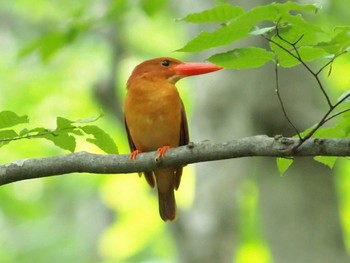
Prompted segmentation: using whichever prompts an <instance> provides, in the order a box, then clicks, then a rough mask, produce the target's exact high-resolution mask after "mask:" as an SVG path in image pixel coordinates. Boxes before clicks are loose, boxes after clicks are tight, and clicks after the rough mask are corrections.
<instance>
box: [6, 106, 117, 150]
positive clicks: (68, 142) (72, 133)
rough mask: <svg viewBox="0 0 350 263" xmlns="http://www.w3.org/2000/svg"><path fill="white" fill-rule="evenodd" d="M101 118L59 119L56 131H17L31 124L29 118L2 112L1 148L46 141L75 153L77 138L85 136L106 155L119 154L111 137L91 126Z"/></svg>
mask: <svg viewBox="0 0 350 263" xmlns="http://www.w3.org/2000/svg"><path fill="white" fill-rule="evenodd" d="M100 117H101V116H98V117H90V118H87V119H83V120H77V121H72V120H68V119H65V118H62V117H57V119H56V128H54V129H48V128H44V127H36V128H22V129H20V130H15V128H14V127H15V126H17V125H19V124H27V123H29V118H28V116H27V115H23V116H18V115H17V114H16V113H14V112H12V111H1V112H0V147H2V146H4V145H6V144H9V143H10V142H13V141H17V140H23V139H46V140H49V141H51V142H53V143H54V144H55V145H56V146H57V147H59V148H61V149H64V150H68V151H70V152H74V151H75V148H76V139H77V137H81V136H83V137H86V141H87V142H89V143H92V144H94V145H96V146H97V147H99V148H100V149H101V150H103V151H104V152H106V153H111V154H112V153H118V148H117V146H116V144H115V142H114V141H113V139H112V138H111V136H110V135H108V134H107V133H106V132H105V131H103V130H102V129H101V128H99V127H98V126H96V125H91V123H92V122H94V121H96V120H98V119H99V118H100Z"/></svg>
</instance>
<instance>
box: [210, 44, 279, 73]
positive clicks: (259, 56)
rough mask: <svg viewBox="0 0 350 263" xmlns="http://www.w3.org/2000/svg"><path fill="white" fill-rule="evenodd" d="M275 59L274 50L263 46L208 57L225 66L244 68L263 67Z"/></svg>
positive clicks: (238, 49) (213, 61) (211, 60)
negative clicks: (268, 49) (271, 50)
mask: <svg viewBox="0 0 350 263" xmlns="http://www.w3.org/2000/svg"><path fill="white" fill-rule="evenodd" d="M273 59H274V54H273V53H272V52H269V51H266V50H265V49H262V48H255V47H249V48H237V49H234V50H232V51H229V52H226V53H220V54H216V55H214V56H211V57H210V58H208V61H210V62H212V63H215V64H217V65H220V66H223V67H225V68H234V69H244V68H256V67H261V66H262V65H264V64H265V63H266V62H268V61H271V60H273Z"/></svg>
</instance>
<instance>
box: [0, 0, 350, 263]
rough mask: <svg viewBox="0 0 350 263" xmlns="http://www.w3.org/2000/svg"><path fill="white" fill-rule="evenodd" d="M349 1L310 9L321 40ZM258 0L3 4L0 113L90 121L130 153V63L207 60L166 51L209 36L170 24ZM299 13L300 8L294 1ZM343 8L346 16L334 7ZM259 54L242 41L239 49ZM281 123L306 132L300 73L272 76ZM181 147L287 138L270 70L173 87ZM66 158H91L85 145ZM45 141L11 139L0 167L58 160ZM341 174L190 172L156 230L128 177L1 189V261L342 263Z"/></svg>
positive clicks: (304, 162)
mask: <svg viewBox="0 0 350 263" xmlns="http://www.w3.org/2000/svg"><path fill="white" fill-rule="evenodd" d="M347 1H348V0H322V1H317V2H319V3H320V4H322V6H323V9H322V10H320V11H319V13H318V14H317V16H315V15H309V17H308V19H312V20H314V21H315V23H319V24H320V25H322V26H323V27H325V28H326V29H330V28H332V27H334V26H335V25H346V24H347V25H349V24H348V23H349V21H348V17H349V16H350V8H348V3H347ZM270 2H271V1H262V0H260V1H243V0H240V1H238V0H237V1H223V0H222V1H210V0H204V1H189V0H187V1H185V0H181V1H177V0H176V1H175V0H135V1H127V0H84V1H82V0H77V1H69V0H60V1H57V0H31V1H26V0H16V1H1V2H0V54H1V56H0V87H1V89H0V91H1V96H0V108H1V110H11V111H15V112H16V113H18V114H19V115H23V114H27V115H29V118H30V124H29V126H30V127H33V128H34V127H38V126H44V127H48V128H49V127H52V128H54V127H55V120H56V117H57V116H62V117H65V118H68V119H71V120H77V119H84V118H87V117H90V116H97V115H99V114H100V113H101V112H103V113H104V117H103V118H101V119H100V120H98V122H97V123H96V124H97V125H99V126H100V127H101V128H103V129H104V130H105V131H106V132H108V133H109V134H111V135H112V136H113V138H114V139H115V141H116V143H117V145H118V147H119V151H120V153H127V152H128V151H129V149H128V146H127V142H126V136H125V133H124V127H123V119H122V101H123V97H124V95H125V83H126V80H127V78H128V75H129V74H130V72H131V70H132V69H133V67H134V66H135V65H136V64H138V63H139V62H140V61H142V60H145V59H149V58H153V57H159V56H172V57H176V58H178V59H182V60H193V61H203V60H204V59H205V58H206V57H208V56H209V55H210V54H213V53H215V52H217V50H212V51H209V52H203V53H200V54H184V53H179V52H176V51H175V50H176V49H178V48H180V47H182V46H183V45H184V44H185V43H186V42H187V41H188V40H189V39H190V38H191V37H193V36H195V35H196V34H198V33H199V32H200V31H202V30H207V31H210V30H212V28H211V27H210V26H209V25H189V24H186V23H184V22H181V21H177V20H176V18H179V17H183V16H184V15H186V14H188V13H190V12H195V11H201V10H203V9H206V8H210V7H213V6H215V5H216V4H221V3H231V4H235V5H240V6H242V7H243V8H245V9H249V8H252V7H254V6H256V5H262V4H267V3H270ZM304 2H306V1H304ZM345 7H346V8H345ZM252 43H254V44H259V45H263V46H264V45H265V46H266V45H267V43H266V42H264V40H263V39H258V38H256V39H248V40H246V41H243V42H240V43H239V44H237V45H238V46H248V45H250V44H252ZM349 70H350V57H349V56H344V57H343V58H340V59H338V60H337V61H336V63H335V64H334V65H333V71H332V75H331V76H330V77H327V76H325V77H324V78H323V81H324V83H325V85H327V90H328V91H329V92H330V93H331V94H332V96H334V98H336V97H337V96H339V94H341V93H342V92H343V91H344V90H347V89H349V83H350V75H349V74H348V72H349ZM280 80H281V90H282V92H283V96H284V98H285V104H286V107H287V108H288V109H289V111H290V114H291V116H292V118H293V121H294V122H295V124H296V125H297V126H298V127H299V128H300V129H305V128H308V127H310V126H311V125H313V124H314V123H315V122H316V121H317V120H319V118H320V116H322V113H324V112H325V111H326V107H327V105H326V103H325V101H323V99H322V97H321V94H319V92H318V90H317V88H315V87H316V86H315V82H314V79H313V78H312V77H311V76H310V75H308V74H307V72H305V70H303V69H302V68H298V67H296V68H293V69H288V70H281V71H280ZM178 87H179V90H180V93H181V95H182V97H183V100H184V102H185V105H186V109H187V113H188V115H189V126H190V133H191V140H192V141H196V142H198V141H203V140H211V141H214V142H221V141H225V140H230V139H233V138H240V137H244V136H251V135H257V134H267V135H271V136H273V135H276V134H283V135H286V136H287V135H293V132H292V130H291V129H290V127H289V126H288V124H287V122H286V120H285V119H284V117H283V114H282V112H281V109H280V107H279V104H278V100H277V98H276V96H275V93H274V90H275V84H274V66H273V65H266V66H264V67H262V68H260V69H254V70H245V71H233V70H225V71H222V72H220V73H219V72H218V73H216V74H210V75H203V76H200V77H196V78H194V79H191V80H187V79H186V80H182V81H181V82H180V83H179V84H178ZM77 150H78V151H80V150H84V151H90V152H97V153H101V152H100V151H99V150H98V149H97V148H95V147H93V146H92V145H91V144H88V143H86V142H85V141H84V140H81V141H79V143H78V149H77ZM65 153H67V152H64V151H62V150H60V149H58V148H57V147H55V146H54V145H53V144H52V143H50V142H48V141H44V140H34V139H33V140H25V141H23V140H22V141H16V142H12V143H11V144H9V145H6V146H4V147H2V148H1V149H0V160H1V164H4V163H7V162H11V161H15V160H18V159H23V158H34V157H45V156H55V155H59V154H65ZM349 172H350V166H349V163H348V160H347V159H345V158H344V159H342V160H338V161H337V163H336V165H335V167H334V169H333V170H332V171H331V170H330V169H329V168H328V167H326V166H324V165H321V164H319V163H316V162H315V161H313V160H312V159H311V158H310V159H309V158H303V159H297V160H296V161H295V163H294V164H293V166H292V167H291V168H290V170H288V172H287V173H286V175H284V176H283V177H281V176H280V175H279V174H278V171H277V168H276V164H275V160H274V159H273V158H249V159H248V158H245V159H239V160H226V161H217V162H211V163H204V164H197V165H189V166H187V167H186V168H185V173H184V175H183V179H182V184H181V187H180V189H179V191H177V193H176V196H177V200H178V207H179V218H178V220H177V221H176V222H175V223H164V222H162V221H161V220H160V218H159V215H158V208H157V201H156V195H155V193H154V191H153V190H152V189H149V187H148V185H147V184H146V182H145V181H144V179H139V178H138V176H137V175H136V174H126V175H121V174H119V175H93V174H70V175H64V176H59V177H51V178H45V179H38V180H30V181H24V182H17V183H13V184H9V185H5V186H2V187H1V188H0V262H29V263H31V262H52V263H54V262H57V263H58V262H77V263H79V262H81V263H83V262H84V263H86V262H91V263H92V262H106V263H109V262H147V263H150V262H201V263H205V262H238V263H245V262H249V263H270V262H287V263H288V262H348V260H349V253H350V194H349V192H350V191H349V190H350V176H349Z"/></svg>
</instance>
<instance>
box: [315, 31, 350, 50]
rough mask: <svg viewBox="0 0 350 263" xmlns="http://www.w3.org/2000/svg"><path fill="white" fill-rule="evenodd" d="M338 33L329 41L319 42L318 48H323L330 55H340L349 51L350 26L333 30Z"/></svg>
mask: <svg viewBox="0 0 350 263" xmlns="http://www.w3.org/2000/svg"><path fill="white" fill-rule="evenodd" d="M335 31H336V32H338V33H337V34H336V35H335V36H334V37H333V38H332V39H331V40H329V41H324V42H320V43H319V44H318V47H320V48H323V49H324V50H325V51H327V52H328V53H330V54H335V55H337V54H340V53H342V52H345V51H349V47H350V26H343V27H337V28H335Z"/></svg>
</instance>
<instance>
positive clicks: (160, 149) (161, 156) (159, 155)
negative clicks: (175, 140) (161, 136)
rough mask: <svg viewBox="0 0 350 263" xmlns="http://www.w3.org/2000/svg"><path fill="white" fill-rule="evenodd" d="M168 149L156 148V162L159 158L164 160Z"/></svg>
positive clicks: (167, 147)
mask: <svg viewBox="0 0 350 263" xmlns="http://www.w3.org/2000/svg"><path fill="white" fill-rule="evenodd" d="M169 148H170V146H163V147H161V148H158V155H157V157H156V161H157V162H158V161H159V160H160V159H161V158H164V156H165V152H166V151H167V150H168V149H169Z"/></svg>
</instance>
